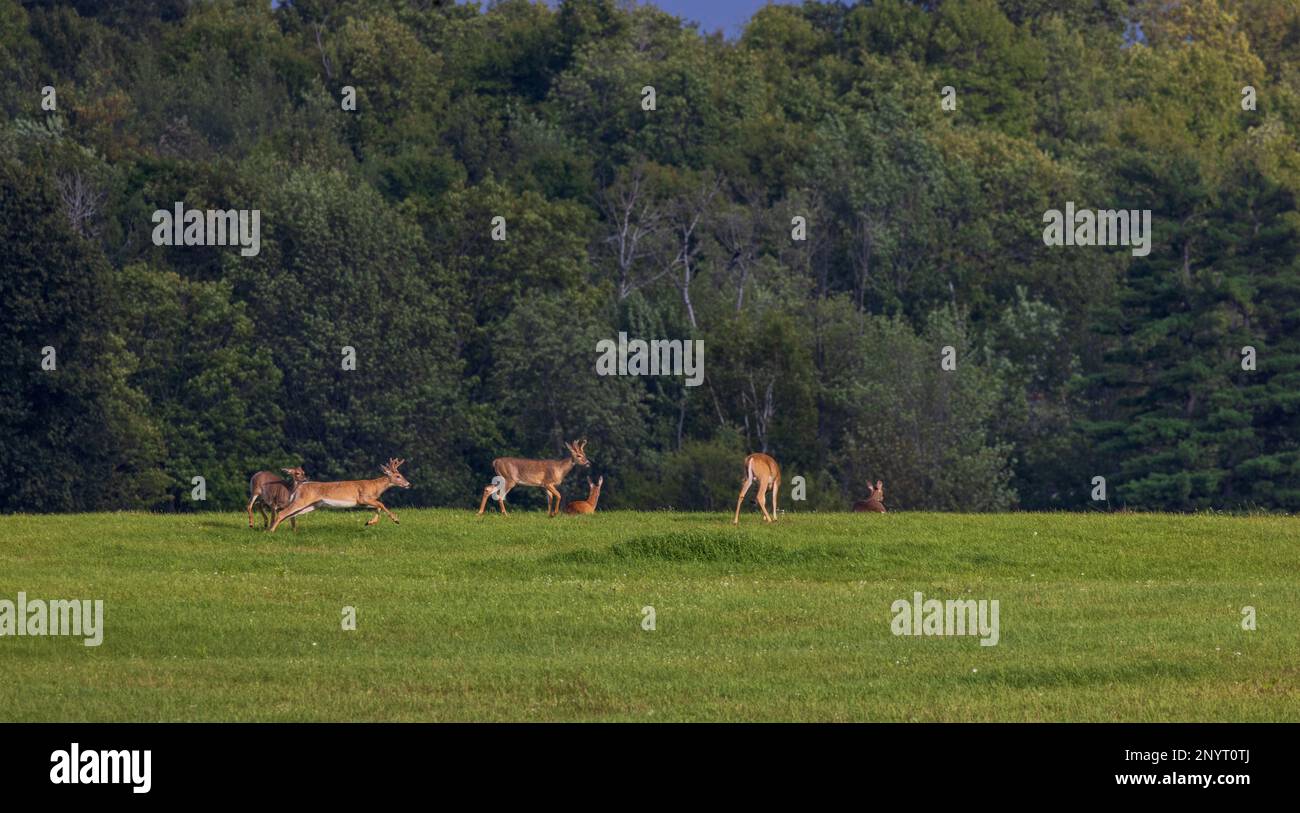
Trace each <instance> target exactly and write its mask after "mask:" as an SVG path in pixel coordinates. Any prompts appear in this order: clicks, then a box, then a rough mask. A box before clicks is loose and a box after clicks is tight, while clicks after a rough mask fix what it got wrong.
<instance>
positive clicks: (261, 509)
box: [248, 466, 307, 531]
mask: <svg viewBox="0 0 1300 813" xmlns="http://www.w3.org/2000/svg"><path fill="white" fill-rule="evenodd" d="M280 471H282V472H284V473H285V474H287V475H289V482H287V483H286V482H285V481H284V480H281V479H280V477H279V476H278V475H276V473H275V472H273V471H259V472H258V473H257V474H254V475H253V476H252V478H250V479H249V481H248V492H249V494H251V495H252V499H250V500H249V501H248V527H250V528H252V527H253V508H254V506H256V508H257V513H258V514H260V515H261V517H262V527H263V528H265V527H266V526H268V525H270V524H271V517H272V516H273V515H274V514H275V513H276V512H277V511H279V510H280V509H282V508H284V507H285V506H286V505H288V504H289V498H290V495H292V494H293V489H295V488H297V487H298V484H299V483H304V482H306V481H307V472H305V471H303V470H302V466H294V467H293V468H288V469H280ZM268 508H270V509H271V512H270V514H268V513H267V511H266V509H268ZM290 525H291V526H292V527H293V529H294V530H295V531H296V530H298V521H297V520H294V521H293V522H291V523H290Z"/></svg>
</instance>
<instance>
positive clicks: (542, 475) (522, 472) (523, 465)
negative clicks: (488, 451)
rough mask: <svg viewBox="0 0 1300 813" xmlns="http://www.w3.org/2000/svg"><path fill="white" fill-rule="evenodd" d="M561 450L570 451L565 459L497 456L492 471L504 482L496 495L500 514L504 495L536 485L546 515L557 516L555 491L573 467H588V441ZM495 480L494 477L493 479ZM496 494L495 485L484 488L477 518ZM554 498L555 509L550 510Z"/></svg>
mask: <svg viewBox="0 0 1300 813" xmlns="http://www.w3.org/2000/svg"><path fill="white" fill-rule="evenodd" d="M564 448H566V449H568V450H569V456H568V457H567V458H566V459H564V460H527V459H525V458H522V457H498V458H497V459H496V460H493V461H492V470H493V471H495V472H496V473H497V476H498V477H500V478H501V479H502V480H504V481H505V482H503V483H501V485H500V489H499V490H500V493H499V494H498V495H497V496H498V497H499V501H498V502H497V505H498V506H500V508H501V513H502V515H504V514H505V513H506V495H507V494H509V493H510V489H512V488H514V487H515V486H536V487H538V488H541V489H543V490H544V491H545V492H546V516H548V517H553V516H556V515H557V514H559V513H560V492H559V490H558V489H556V486H558V485H559V484H560V483H562V482H564V478H565V477H567V476H568V474H569V472H570V471H572V470H573V467H574V466H589V465H591V463H590V462H588V460H587V454H586V449H587V441H586V439H585V438H584V439H583V440H579V441H575V442H574V443H567V442H566V443H565V444H564ZM494 479H495V478H494ZM497 491H498V486H497V484H496V483H490V484H488V485H487V486H486V487H485V488H484V489H483V499H482V500H480V501H479V504H478V515H479V516H480V517H481V516H483V509H484V508H486V507H487V501H488V497H490V496H492V494H493V493H494V492H497ZM552 499H554V502H555V506H554V509H552V507H551V502H552Z"/></svg>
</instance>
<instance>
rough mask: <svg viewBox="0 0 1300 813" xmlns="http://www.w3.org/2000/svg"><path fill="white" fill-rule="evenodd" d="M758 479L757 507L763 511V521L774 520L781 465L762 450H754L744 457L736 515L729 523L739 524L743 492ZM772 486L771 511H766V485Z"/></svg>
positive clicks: (779, 487) (743, 497)
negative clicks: (742, 478) (743, 471)
mask: <svg viewBox="0 0 1300 813" xmlns="http://www.w3.org/2000/svg"><path fill="white" fill-rule="evenodd" d="M754 480H758V494H756V495H755V497H756V498H757V499H758V507H759V509H760V510H762V512H763V521H764V522H776V493H777V492H778V491H780V490H781V467H780V466H778V465H777V463H776V460H774V459H773V458H772V457H770V456H769V455H765V454H763V453H762V452H755V453H754V454H752V455H750V456H749V457H747V458H745V481H744V482H743V483H741V484H740V496H739V497H737V498H736V516H734V517H732V520H731V524H732V525H739V524H740V504H741V503H743V502H744V501H745V494H746V492H748V491H749V487H750V486H752V485H753V484H754ZM769 486H770V487H771V488H772V513H771V514H769V513H767V506H766V505H765V502H766V497H767V489H768V487H769Z"/></svg>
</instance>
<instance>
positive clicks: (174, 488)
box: [0, 0, 1300, 511]
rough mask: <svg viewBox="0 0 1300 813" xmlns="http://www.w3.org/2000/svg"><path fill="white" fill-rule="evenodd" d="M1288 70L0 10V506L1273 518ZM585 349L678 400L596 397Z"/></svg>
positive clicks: (1293, 383) (1212, 45) (862, 21)
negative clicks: (553, 464) (1250, 513)
mask: <svg viewBox="0 0 1300 813" xmlns="http://www.w3.org/2000/svg"><path fill="white" fill-rule="evenodd" d="M1298 69H1300V2H1296V0H1183V2H1178V3H1168V2H1156V1H1155V0H1152V1H1151V2H1147V1H1146V0H1141V1H1135V2H1127V1H1126V0H1085V1H1084V2H1080V1H1079V0H945V1H943V2H937V1H936V2H910V1H909V0H876V1H875V2H854V3H836V2H805V3H804V4H803V5H801V6H769V7H766V8H763V9H761V10H760V11H759V12H757V13H756V14H755V16H754V17H753V19H752V20H751V21H750V22H749V23H748V24H747V25H746V26H745V28H744V30H743V32H742V33H741V34H740V35H739V36H738V37H737V38H736V39H734V40H728V39H725V38H724V37H722V36H721V35H718V34H712V33H708V32H700V31H698V30H696V29H695V28H694V27H693V26H691V25H689V24H687V23H685V22H683V21H682V20H680V19H677V18H675V17H672V16H670V15H668V14H666V13H664V12H662V11H659V10H657V9H655V8H654V7H650V6H634V7H631V8H628V7H623V6H621V5H619V4H616V3H615V2H613V0H564V2H560V3H558V4H556V5H555V6H554V7H549V6H547V5H546V4H540V3H539V4H533V3H528V2H523V0H505V1H504V2H498V3H495V4H492V5H491V6H490V7H488V8H486V9H484V8H479V7H478V6H477V5H460V4H456V3H453V2H446V1H443V2H439V1H438V0H424V1H423V2H421V1H420V0H370V1H369V2H357V1H355V0H295V2H286V3H281V4H278V7H275V8H272V4H269V3H266V2H260V1H259V2H255V1H254V0H233V1H231V2H204V3H188V2H183V1H182V0H146V1H144V2H95V3H91V2H77V1H75V0H74V1H73V2H66V3H32V4H20V3H18V2H17V0H0V108H2V109H3V114H4V120H3V126H2V127H0V209H2V210H3V211H2V212H0V245H2V246H3V251H2V252H0V308H2V309H3V319H0V381H2V382H3V386H0V510H4V511H92V510H113V509H149V510H194V509H201V508H226V509H230V508H234V507H236V506H239V505H242V504H243V502H244V501H246V492H247V487H248V486H247V483H248V479H247V478H248V476H249V474H251V473H252V472H253V471H255V470H258V469H264V468H270V469H275V470H278V469H279V468H280V467H281V466H291V465H298V464H301V465H302V466H303V467H304V468H306V470H307V472H308V473H309V474H310V475H311V476H312V477H314V478H317V479H335V478H338V479H342V478H349V477H360V476H372V475H374V473H375V472H376V471H377V466H378V465H379V463H381V462H382V461H383V460H387V459H389V458H390V457H394V456H397V457H403V458H406V459H407V460H408V461H409V462H408V464H407V466H406V468H405V470H404V471H405V473H406V474H407V476H408V477H409V479H410V481H411V482H412V483H413V486H414V487H413V488H412V489H411V490H410V491H409V492H406V493H405V494H404V495H403V496H404V502H406V503H407V504H419V505H453V506H464V507H466V508H472V507H473V503H474V499H475V497H476V496H477V495H478V494H479V492H480V491H481V488H482V487H483V485H484V484H485V482H486V480H487V479H488V478H489V477H490V475H491V469H490V461H491V460H492V459H493V458H495V457H498V456H502V455H525V456H538V455H555V456H561V455H562V449H563V444H564V442H565V441H571V440H575V439H577V438H579V437H586V438H587V439H588V441H589V447H588V454H589V456H590V457H591V459H592V462H593V466H594V468H593V474H599V475H603V476H604V477H605V484H606V488H605V491H604V492H603V493H602V497H601V499H602V506H606V505H607V506H609V507H610V508H618V507H623V508H661V507H662V508H669V507H671V508H676V509H708V510H730V507H731V506H730V504H729V503H730V502H731V501H734V494H735V489H736V487H737V485H738V484H739V480H740V463H739V461H741V460H742V459H743V458H744V456H745V454H746V453H748V452H750V451H764V452H768V453H770V454H772V455H773V456H775V457H776V458H777V459H778V460H779V461H780V462H781V465H782V468H783V470H784V473H785V481H786V483H787V484H788V483H789V482H790V478H791V477H794V476H801V477H803V478H805V482H806V497H807V499H806V501H803V502H791V501H790V499H789V498H788V497H787V496H786V495H784V494H783V495H782V502H783V504H785V505H786V506H788V507H790V508H792V509H794V510H798V509H800V508H811V509H835V508H841V509H842V508H845V507H847V506H848V505H849V504H851V503H852V501H853V500H855V499H861V498H863V497H865V496H866V495H867V493H868V492H869V490H870V486H869V483H873V482H874V481H875V480H877V479H882V480H883V481H884V482H885V483H886V484H887V486H888V487H889V491H890V507H891V509H939V510H976V511H980V510H1004V509H1010V508H1021V509H1071V510H1074V509H1085V508H1097V507H1104V508H1117V507H1129V508H1133V509H1144V510H1170V511H1190V510H1202V509H1224V510H1242V509H1263V510H1285V511H1292V510H1296V509H1297V508H1300V420H1298V415H1300V260H1298V259H1297V247H1298V246H1300V239H1298V238H1300V212H1298V211H1297V207H1296V197H1297V192H1300V150H1298V149H1297V142H1296V136H1297V123H1298V122H1300V70H1298ZM647 87H649V88H652V91H653V92H652V94H647V93H646V92H645V91H646V88H647ZM48 89H52V90H53V93H52V94H51V93H49V92H48ZM349 95H351V96H352V97H353V98H354V99H355V105H352V106H350V107H349V106H348V105H346V104H345V103H344V100H345V99H347V98H348V97H349ZM648 95H652V96H653V109H646V108H647V103H646V99H647V96H648ZM945 100H948V102H949V103H947V104H945ZM177 202H183V203H184V205H185V206H187V207H189V208H197V209H221V210H226V209H257V210H259V211H260V223H261V234H260V250H259V251H258V253H257V254H256V255H255V256H242V255H241V254H240V252H239V251H238V250H237V249H234V248H230V247H218V246H159V245H155V243H154V242H153V241H152V240H151V236H150V235H151V232H152V222H151V215H152V214H153V212H154V211H156V210H158V209H168V210H170V209H171V208H172V206H173V205H174V204H175V203H177ZM1068 202H1072V203H1073V204H1075V205H1077V206H1079V207H1080V208H1084V207H1086V208H1093V209H1106V210H1109V209H1117V210H1118V209H1124V210H1150V211H1151V212H1152V224H1153V225H1152V230H1153V233H1152V240H1151V246H1152V248H1151V251H1150V253H1149V254H1147V255H1146V256H1135V255H1134V253H1133V252H1130V251H1129V250H1128V249H1127V248H1105V247H1053V246H1047V245H1045V244H1044V240H1043V215H1044V213H1045V212H1047V211H1048V210H1052V209H1062V208H1063V207H1064V206H1065V205H1066V204H1067V203H1068ZM497 218H500V220H499V221H496V220H494V219H497ZM494 222H497V223H501V224H503V226H502V229H503V231H504V239H494V237H495V236H501V235H494V234H493V226H492V224H493V223H494ZM800 228H802V229H803V234H802V237H804V239H799V237H800V235H798V234H796V232H797V231H798V230H799V229H800ZM620 332H624V333H626V334H627V335H629V336H632V337H639V338H644V339H652V338H676V339H682V340H692V341H694V340H702V341H703V343H704V348H705V355H704V366H703V372H704V375H703V381H702V383H701V384H700V385H699V386H687V385H686V382H685V381H684V380H683V378H681V377H673V376H658V377H649V376H646V377H632V376H600V375H596V374H595V371H594V366H595V363H596V360H597V356H598V353H597V351H596V348H597V345H598V343H600V342H602V341H606V340H612V339H615V338H616V337H617V336H618V335H619V333H620ZM45 348H53V350H54V352H55V359H56V363H55V365H54V367H53V369H47V366H48V365H43V363H42V362H43V359H44V358H45V355H44V354H45V352H46V351H45ZM343 348H351V349H352V350H353V351H354V357H355V369H344V365H342V364H341V363H340V359H341V352H342V349H343ZM1247 349H1249V351H1248V350H1247ZM945 353H946V354H947V355H948V357H949V358H950V359H952V360H953V362H954V363H953V364H951V365H943V364H942V363H941V361H942V358H943V356H944V354H945ZM1248 356H1249V360H1247V357H1248ZM946 366H950V367H951V369H946V368H945V367H946ZM196 475H197V476H202V477H204V479H205V482H206V491H207V500H206V501H205V502H196V501H195V500H193V499H192V489H193V485H192V478H193V477H194V476H196ZM1097 476H1101V477H1104V478H1106V483H1107V486H1108V494H1107V500H1106V501H1105V502H1102V503H1099V502H1098V501H1096V500H1094V499H1093V496H1094V494H1093V492H1094V478H1095V477H1097ZM579 479H581V478H579ZM576 482H577V481H576V480H575V483H576ZM570 486H571V487H572V490H573V493H574V494H576V496H578V497H581V496H582V494H585V490H584V489H581V488H578V486H577V485H574V484H570ZM579 491H582V494H579V493H577V492H579ZM567 493H568V492H566V494H567ZM521 499H522V500H523V501H524V503H525V504H528V500H529V499H530V497H529V496H527V495H525V496H523V497H522V498H521ZM534 502H536V504H537V505H538V506H540V504H541V503H540V497H537V498H536V499H535V500H534Z"/></svg>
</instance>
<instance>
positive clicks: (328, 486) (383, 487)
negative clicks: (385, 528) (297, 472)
mask: <svg viewBox="0 0 1300 813" xmlns="http://www.w3.org/2000/svg"><path fill="white" fill-rule="evenodd" d="M405 462H406V461H405V460H399V459H397V458H389V460H388V463H387V464H385V465H382V466H380V467H379V470H380V471H382V472H383V473H384V476H383V477H375V478H373V479H370V480H336V481H334V482H328V483H318V482H315V481H314V480H308V481H307V482H305V483H299V484H298V487H297V488H295V489H294V490H293V499H291V500H290V501H289V504H288V505H287V506H285V507H284V509H283V510H281V511H280V512H279V513H278V514H276V515H275V522H272V523H271V533H275V529H276V528H278V527H280V523H281V522H284V521H285V520H286V519H287V520H290V521H292V520H293V518H294V517H297V516H300V515H302V514H306V513H308V512H310V511H315V510H316V508H317V507H318V506H322V505H323V506H325V507H326V508H357V507H358V506H364V507H366V508H373V509H375V515H374V516H373V517H371V518H370V519H368V520H366V525H374V524H375V523H376V522H378V521H379V513H380V512H381V511H382V512H383V513H385V514H387V515H388V518H389V519H391V520H392V521H393V522H395V523H397V517H395V516H393V512H392V511H389V510H388V508H387V507H386V506H385V505H384V504H383V503H382V502H380V501H379V497H380V496H381V495H382V494H383V493H384V492H385V491H387V490H388V489H390V488H392V487H393V486H398V487H399V488H410V487H411V483H410V482H409V481H408V480H407V479H406V478H405V477H403V476H402V473H401V472H399V471H398V470H397V469H398V467H399V466H401V465H402V464H403V463H405ZM397 524H399V525H400V524H401V523H397Z"/></svg>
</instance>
